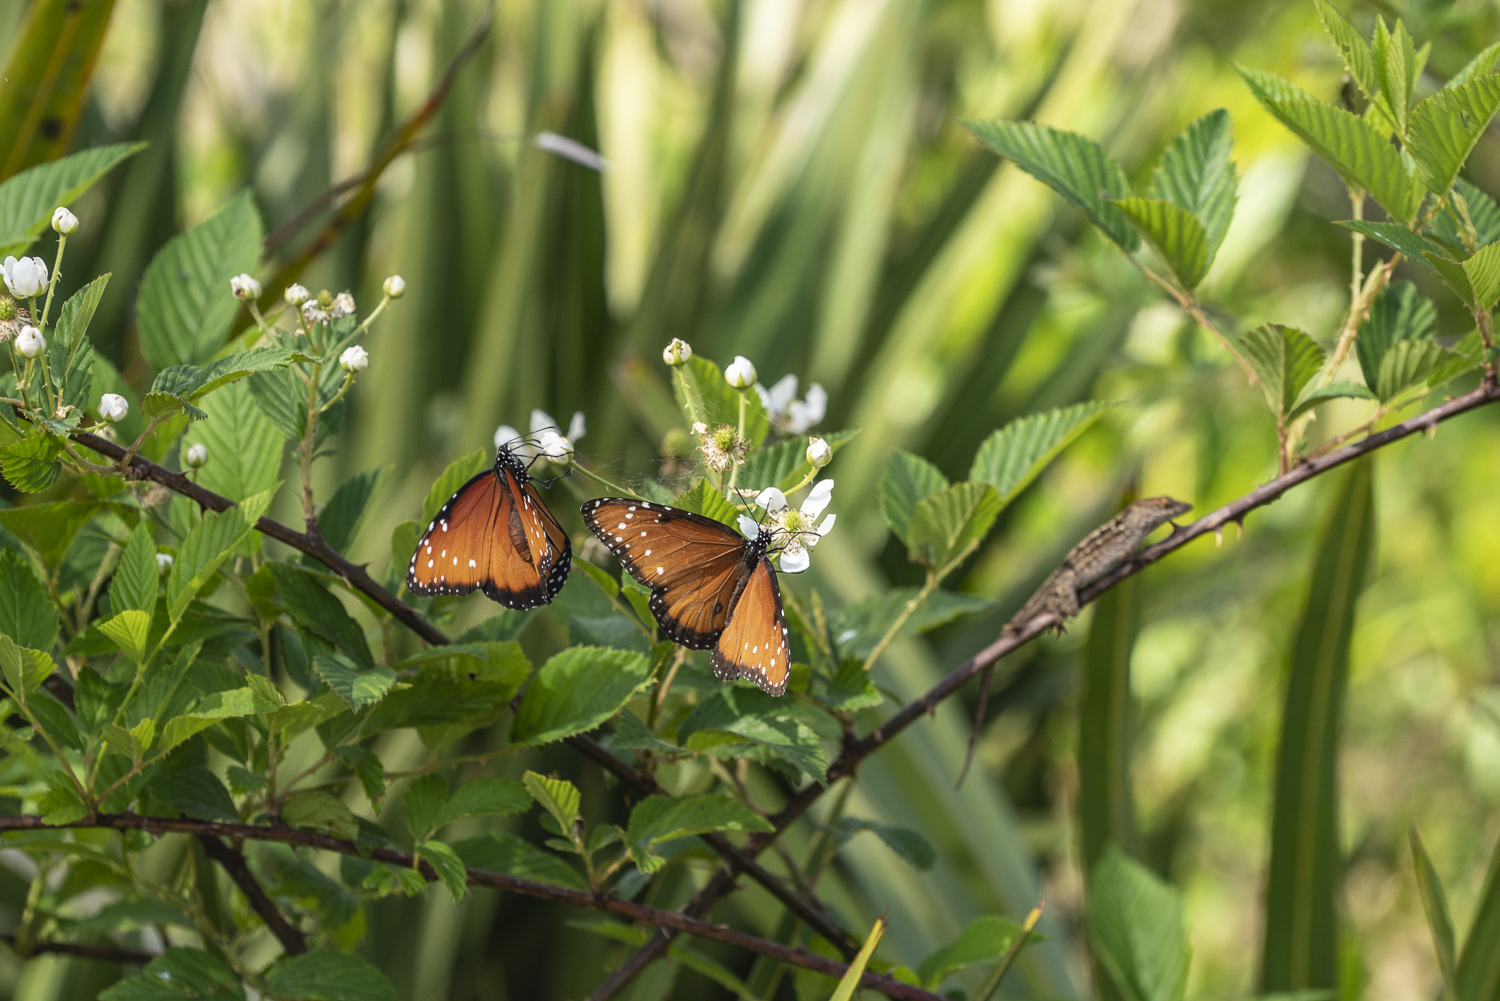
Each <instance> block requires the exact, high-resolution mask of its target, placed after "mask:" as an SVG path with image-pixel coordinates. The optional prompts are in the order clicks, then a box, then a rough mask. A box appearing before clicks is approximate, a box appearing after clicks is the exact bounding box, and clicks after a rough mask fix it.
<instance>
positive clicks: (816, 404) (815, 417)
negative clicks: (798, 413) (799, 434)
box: [806, 382, 828, 427]
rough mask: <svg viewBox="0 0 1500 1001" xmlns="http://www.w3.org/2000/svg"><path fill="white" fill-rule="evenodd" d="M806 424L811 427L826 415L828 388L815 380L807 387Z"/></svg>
mask: <svg viewBox="0 0 1500 1001" xmlns="http://www.w3.org/2000/svg"><path fill="white" fill-rule="evenodd" d="M806 406H807V426H808V427H812V426H813V425H815V424H817V423H818V422H819V421H821V420H822V419H823V418H824V417H827V416H828V390H826V389H824V388H823V387H822V386H820V385H818V384H817V383H816V382H814V383H810V384H809V385H808V387H807V397H806Z"/></svg>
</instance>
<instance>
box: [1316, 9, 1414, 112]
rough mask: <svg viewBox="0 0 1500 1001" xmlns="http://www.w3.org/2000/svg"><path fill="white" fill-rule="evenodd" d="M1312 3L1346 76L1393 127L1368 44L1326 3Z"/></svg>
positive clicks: (1341, 15) (1342, 16)
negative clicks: (1338, 56)
mask: <svg viewBox="0 0 1500 1001" xmlns="http://www.w3.org/2000/svg"><path fill="white" fill-rule="evenodd" d="M1315 2H1316V5H1317V8H1318V19H1319V20H1321V21H1322V22H1323V30H1325V31H1327V32H1328V37H1330V38H1332V39H1333V44H1334V45H1335V46H1336V47H1337V48H1338V50H1339V55H1341V56H1343V57H1344V66H1345V67H1347V68H1348V70H1349V75H1350V76H1351V77H1353V78H1354V82H1355V83H1357V84H1358V85H1359V89H1360V90H1362V91H1364V93H1365V97H1366V98H1368V99H1369V100H1370V101H1371V102H1373V103H1374V104H1375V105H1376V106H1377V107H1378V108H1379V110H1380V112H1381V114H1382V115H1383V116H1385V118H1386V119H1387V121H1388V123H1389V124H1390V125H1391V127H1392V128H1394V127H1395V125H1396V123H1395V122H1394V121H1392V120H1390V119H1391V112H1390V107H1389V105H1388V104H1386V101H1385V95H1384V93H1383V92H1382V91H1381V89H1380V81H1379V79H1377V77H1376V75H1375V56H1374V54H1373V53H1372V52H1371V51H1370V44H1369V43H1368V42H1366V41H1365V40H1364V37H1363V36H1362V35H1360V33H1359V31H1358V30H1357V29H1356V28H1355V27H1354V25H1352V24H1350V23H1349V21H1348V19H1347V18H1345V17H1344V15H1343V14H1341V13H1339V11H1338V9H1337V8H1336V7H1334V6H1333V4H1331V3H1329V2H1328V0H1315Z"/></svg>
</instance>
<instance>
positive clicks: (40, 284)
mask: <svg viewBox="0 0 1500 1001" xmlns="http://www.w3.org/2000/svg"><path fill="white" fill-rule="evenodd" d="M0 270H3V271H4V272H5V287H6V288H8V289H10V294H11V295H13V296H16V297H17V298H19V299H30V298H31V297H32V296H34V295H36V294H37V293H38V292H40V291H41V290H42V289H43V288H44V287H46V284H47V262H46V261H44V260H42V259H41V258H40V257H23V258H21V259H20V260H19V261H18V260H16V259H15V258H14V257H7V258H6V259H5V264H4V265H3V266H0Z"/></svg>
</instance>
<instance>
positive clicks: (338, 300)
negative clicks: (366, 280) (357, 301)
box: [330, 292, 354, 320]
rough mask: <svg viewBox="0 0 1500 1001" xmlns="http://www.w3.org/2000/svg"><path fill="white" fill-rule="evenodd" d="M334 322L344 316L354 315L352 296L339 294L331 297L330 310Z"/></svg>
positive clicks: (344, 293) (343, 293) (346, 293)
mask: <svg viewBox="0 0 1500 1001" xmlns="http://www.w3.org/2000/svg"><path fill="white" fill-rule="evenodd" d="M330 312H331V313H333V318H334V319H335V320H337V319H340V318H341V317H345V316H353V315H354V296H352V295H350V294H349V293H348V292H340V293H339V294H338V295H336V296H334V297H333V308H332V309H331V310H330Z"/></svg>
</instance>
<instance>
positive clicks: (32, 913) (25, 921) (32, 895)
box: [11, 860, 47, 959]
mask: <svg viewBox="0 0 1500 1001" xmlns="http://www.w3.org/2000/svg"><path fill="white" fill-rule="evenodd" d="M46 882H47V866H46V865H44V864H43V863H42V861H41V860H38V861H37V867H36V875H35V876H33V877H31V885H30V886H28V887H27V888H26V906H25V907H24V908H22V910H21V921H20V923H19V924H18V925H17V926H16V937H15V940H14V942H12V944H11V948H13V949H15V951H16V955H18V956H20V957H21V958H22V959H25V958H26V957H28V956H29V955H30V954H31V944H32V941H33V938H32V935H33V933H34V931H35V929H34V928H33V925H34V924H35V923H36V909H37V905H38V904H39V903H41V900H42V889H43V888H44V887H45V885H46Z"/></svg>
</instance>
